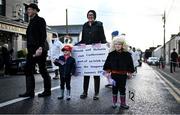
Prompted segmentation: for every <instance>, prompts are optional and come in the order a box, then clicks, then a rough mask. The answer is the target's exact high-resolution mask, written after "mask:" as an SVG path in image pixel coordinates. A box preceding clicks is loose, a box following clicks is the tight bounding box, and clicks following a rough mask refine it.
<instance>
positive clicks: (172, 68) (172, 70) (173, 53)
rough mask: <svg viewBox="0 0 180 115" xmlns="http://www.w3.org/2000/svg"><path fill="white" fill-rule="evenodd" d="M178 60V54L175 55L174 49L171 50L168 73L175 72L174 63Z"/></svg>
mask: <svg viewBox="0 0 180 115" xmlns="http://www.w3.org/2000/svg"><path fill="white" fill-rule="evenodd" d="M177 59H178V54H177V53H176V49H175V48H174V49H173V52H172V53H171V65H170V72H171V73H173V72H176V63H177Z"/></svg>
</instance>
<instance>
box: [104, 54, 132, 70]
mask: <svg viewBox="0 0 180 115" xmlns="http://www.w3.org/2000/svg"><path fill="white" fill-rule="evenodd" d="M103 70H110V71H112V70H115V71H128V72H131V73H133V72H134V71H135V70H134V65H133V61H132V57H131V54H130V53H129V52H121V53H120V52H117V51H112V52H110V53H109V54H108V57H107V59H106V61H105V64H104V67H103Z"/></svg>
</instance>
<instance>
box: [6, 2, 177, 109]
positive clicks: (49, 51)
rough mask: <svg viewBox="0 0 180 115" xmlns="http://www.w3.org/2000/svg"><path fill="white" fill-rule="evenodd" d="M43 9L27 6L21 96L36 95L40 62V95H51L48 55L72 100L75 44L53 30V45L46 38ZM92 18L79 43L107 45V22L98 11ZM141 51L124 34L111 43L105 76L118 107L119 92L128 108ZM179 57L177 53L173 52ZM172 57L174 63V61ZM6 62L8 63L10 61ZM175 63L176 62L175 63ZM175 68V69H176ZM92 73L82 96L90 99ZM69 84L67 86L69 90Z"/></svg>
mask: <svg viewBox="0 0 180 115" xmlns="http://www.w3.org/2000/svg"><path fill="white" fill-rule="evenodd" d="M39 11H40V9H39V8H38V6H37V5H36V4H30V5H28V6H27V14H28V16H29V17H30V23H29V25H28V28H27V32H26V35H27V50H28V54H27V56H26V66H25V76H26V91H25V93H23V94H20V95H19V97H31V98H32V97H34V96H35V92H34V90H35V78H34V73H33V71H34V68H35V65H36V64H38V67H39V72H40V74H41V76H42V78H43V83H44V91H43V92H42V93H40V94H38V97H46V96H50V95H51V77H50V75H49V73H48V71H47V68H46V59H47V56H48V57H49V58H50V59H51V62H52V65H53V70H54V71H55V75H54V77H53V79H60V96H58V99H64V92H65V90H66V94H67V95H66V99H67V100H70V99H71V77H72V75H74V74H75V70H76V69H75V68H76V59H75V58H73V57H72V55H71V52H72V46H70V45H63V44H62V43H61V42H60V41H59V39H58V35H57V33H53V35H52V39H51V42H50V44H48V43H47V40H46V37H47V35H46V22H45V20H44V19H43V18H42V17H39V16H38V12H39ZM87 19H88V21H87V22H85V23H84V25H83V29H82V39H81V41H80V42H79V43H77V44H75V45H77V46H83V45H94V44H107V45H109V43H107V41H106V37H105V34H104V28H103V23H102V22H100V21H97V20H96V12H95V11H94V10H89V11H88V13H87ZM141 55H142V52H141V51H140V50H136V48H134V47H133V48H132V47H129V46H128V45H127V43H126V39H125V38H124V37H122V36H116V37H114V38H113V40H112V43H111V44H110V48H109V54H108V56H107V59H106V60H105V63H104V65H103V70H104V71H105V72H104V76H106V77H107V78H108V86H111V87H112V103H113V105H112V107H113V108H116V107H117V103H118V101H117V100H118V93H120V96H119V97H120V98H119V100H120V107H121V108H124V109H128V108H129V106H128V105H127V103H126V81H127V79H129V78H131V77H132V76H135V75H136V73H137V67H138V66H141ZM172 55H173V56H172V57H176V54H172ZM174 61H175V60H173V58H172V62H174ZM5 65H8V63H6V64H5ZM172 65H173V63H172ZM174 71H175V69H174ZM93 78H94V95H93V100H99V90H100V76H93ZM89 81H90V76H84V77H83V92H82V94H81V95H80V99H86V98H87V96H88V89H89ZM65 87H66V89H65Z"/></svg>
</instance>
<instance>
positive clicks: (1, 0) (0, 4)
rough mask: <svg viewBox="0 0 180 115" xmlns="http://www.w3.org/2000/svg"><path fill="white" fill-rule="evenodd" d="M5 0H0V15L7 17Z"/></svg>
mask: <svg viewBox="0 0 180 115" xmlns="http://www.w3.org/2000/svg"><path fill="white" fill-rule="evenodd" d="M5 3H6V2H5V0H0V15H2V16H5V6H6V4H5Z"/></svg>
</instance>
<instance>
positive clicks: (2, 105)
mask: <svg viewBox="0 0 180 115" xmlns="http://www.w3.org/2000/svg"><path fill="white" fill-rule="evenodd" d="M58 88H60V86H56V87H53V88H51V91H53V90H55V89H58ZM41 92H43V91H39V92H36V93H35V96H37V95H38V94H39V93H41ZM29 98H30V97H20V98H16V99H12V100H9V101H6V102H3V103H0V107H4V106H7V105H10V104H13V103H17V102H20V101H23V100H25V99H29Z"/></svg>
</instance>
